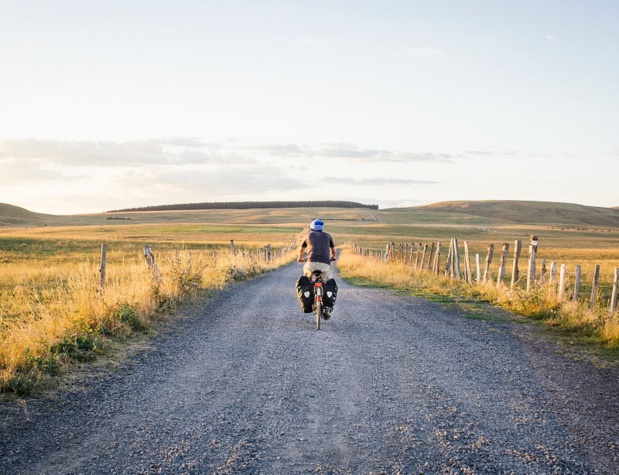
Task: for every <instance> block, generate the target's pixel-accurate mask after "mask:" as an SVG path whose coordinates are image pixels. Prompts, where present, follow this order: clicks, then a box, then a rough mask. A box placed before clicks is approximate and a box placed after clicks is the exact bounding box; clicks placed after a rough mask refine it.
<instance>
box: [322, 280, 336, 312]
mask: <svg viewBox="0 0 619 475" xmlns="http://www.w3.org/2000/svg"><path fill="white" fill-rule="evenodd" d="M336 299H337V283H336V282H335V279H329V280H328V281H327V282H325V293H324V296H323V298H322V301H323V304H324V306H325V307H330V308H333V306H334V305H335V300H336Z"/></svg>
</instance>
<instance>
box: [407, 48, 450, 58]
mask: <svg viewBox="0 0 619 475" xmlns="http://www.w3.org/2000/svg"><path fill="white" fill-rule="evenodd" d="M400 51H401V53H402V54H404V55H408V56H415V57H417V58H421V57H429V56H445V52H444V51H443V50H440V49H438V48H423V47H422V48H404V49H402V50H400Z"/></svg>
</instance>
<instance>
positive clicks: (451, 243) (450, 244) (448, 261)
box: [445, 238, 454, 277]
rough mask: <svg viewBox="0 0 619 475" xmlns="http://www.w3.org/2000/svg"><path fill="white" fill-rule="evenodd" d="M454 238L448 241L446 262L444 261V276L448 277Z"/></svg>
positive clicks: (450, 269) (450, 268)
mask: <svg viewBox="0 0 619 475" xmlns="http://www.w3.org/2000/svg"><path fill="white" fill-rule="evenodd" d="M453 244H454V240H453V238H452V239H451V240H450V241H449V251H448V252H447V262H446V263H445V277H449V276H450V273H451V271H452V266H453V264H452V262H453V249H454V246H453Z"/></svg>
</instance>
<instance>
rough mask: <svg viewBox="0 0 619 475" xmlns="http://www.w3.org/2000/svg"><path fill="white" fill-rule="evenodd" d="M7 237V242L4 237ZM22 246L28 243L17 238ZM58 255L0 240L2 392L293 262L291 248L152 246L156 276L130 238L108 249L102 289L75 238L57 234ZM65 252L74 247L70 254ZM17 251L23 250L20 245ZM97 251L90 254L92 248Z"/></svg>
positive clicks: (32, 385) (47, 380) (23, 388)
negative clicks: (0, 246)
mask: <svg viewBox="0 0 619 475" xmlns="http://www.w3.org/2000/svg"><path fill="white" fill-rule="evenodd" d="M5 244H6V243H5ZM22 244H23V245H24V249H32V243H30V242H28V241H22ZM55 244H57V245H59V246H60V247H61V248H62V249H63V252H62V256H63V257H62V259H58V258H57V257H54V256H55V255H56V254H54V253H51V255H50V256H46V255H44V254H45V253H46V252H47V251H48V249H47V247H50V246H53V243H50V242H49V241H48V242H47V247H46V248H45V249H44V254H40V253H38V254H39V257H38V258H37V257H36V255H35V254H37V253H26V254H25V259H26V261H24V260H23V259H22V260H16V259H15V255H17V254H15V253H12V252H10V247H9V246H8V245H6V246H4V256H5V258H4V263H3V266H2V269H1V272H0V282H1V284H0V394H4V395H9V394H14V395H17V396H24V395H27V394H30V393H32V392H33V391H35V390H37V389H40V388H44V387H47V386H49V385H50V384H51V382H52V381H53V377H54V376H57V375H59V374H61V373H64V372H66V370H67V369H68V368H71V367H72V365H74V364H75V363H82V362H87V361H92V360H94V359H96V358H97V357H98V356H99V355H102V354H105V353H107V352H109V350H110V349H111V348H112V347H114V346H116V345H117V344H118V342H126V341H127V340H129V339H131V338H132V337H133V336H135V335H137V334H143V333H147V332H149V330H150V329H151V328H152V327H153V325H154V324H156V322H157V321H159V320H161V319H165V318H167V316H169V315H171V314H173V313H174V312H175V311H176V309H177V307H178V305H179V304H181V303H183V302H185V301H188V300H189V299H192V298H193V297H195V296H197V295H198V294H203V293H204V292H205V291H208V290H213V289H219V288H222V287H224V286H226V285H227V284H229V283H231V282H235V281H242V280H245V279H248V278H251V277H253V276H256V275H258V274H261V273H263V272H266V271H268V270H270V269H273V268H276V267H279V266H281V265H283V264H286V263H288V262H291V261H292V260H293V258H294V253H293V252H288V253H286V254H285V255H283V256H282V255H281V254H280V253H279V252H278V253H275V252H274V253H273V254H274V255H277V256H278V257H275V258H273V259H272V260H271V262H269V263H266V262H265V261H264V259H262V258H261V257H259V254H258V253H257V252H253V253H250V252H245V251H243V252H238V253H237V255H232V253H231V252H230V250H229V247H228V249H225V248H224V249H219V250H217V252H216V254H214V252H213V250H212V249H205V248H204V246H202V247H201V248H198V249H191V250H189V249H187V248H185V249H183V250H173V249H170V248H169V249H167V250H163V251H160V252H158V253H157V252H156V257H157V263H158V267H159V270H160V276H157V275H156V274H154V273H153V272H152V271H151V269H149V267H148V266H147V264H146V263H145V261H144V260H143V259H142V258H141V257H140V248H139V247H136V246H126V247H121V246H116V247H115V249H117V250H116V251H114V252H111V253H110V254H108V266H107V277H108V278H107V283H106V288H105V292H104V293H103V294H102V293H101V290H100V274H99V271H98V267H99V263H98V260H95V261H94V262H93V261H92V260H87V259H84V255H83V252H82V250H81V249H80V247H79V246H77V245H75V246H68V245H67V244H66V242H56V243H55ZM71 252H73V253H74V254H73V255H72V254H71ZM19 255H20V256H21V258H24V252H23V250H19ZM93 257H94V258H96V256H93Z"/></svg>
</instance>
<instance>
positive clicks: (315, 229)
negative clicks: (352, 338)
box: [298, 219, 335, 318]
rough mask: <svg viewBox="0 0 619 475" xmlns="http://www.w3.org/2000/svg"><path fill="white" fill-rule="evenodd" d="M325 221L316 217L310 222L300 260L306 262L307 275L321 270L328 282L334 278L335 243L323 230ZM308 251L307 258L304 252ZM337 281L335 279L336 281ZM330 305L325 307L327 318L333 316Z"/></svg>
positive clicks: (322, 275) (324, 280)
mask: <svg viewBox="0 0 619 475" xmlns="http://www.w3.org/2000/svg"><path fill="white" fill-rule="evenodd" d="M324 226H325V223H324V222H323V221H322V220H320V219H315V220H314V221H312V222H311V224H310V232H309V233H308V234H307V236H306V237H305V239H304V240H303V242H302V243H301V247H299V258H298V261H299V262H305V265H304V266H303V272H304V273H305V275H306V276H307V277H311V276H312V273H313V272H314V271H320V272H321V273H322V274H321V277H322V281H323V282H328V281H330V280H331V279H333V272H332V270H331V261H334V260H335V245H334V244H333V238H332V237H331V235H330V234H328V233H325V232H324V231H323V229H324ZM306 252H307V258H306V259H304V258H303V254H304V253H306ZM334 282H335V281H334ZM331 310H332V308H330V307H325V312H324V314H325V318H329V317H330V316H331Z"/></svg>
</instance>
